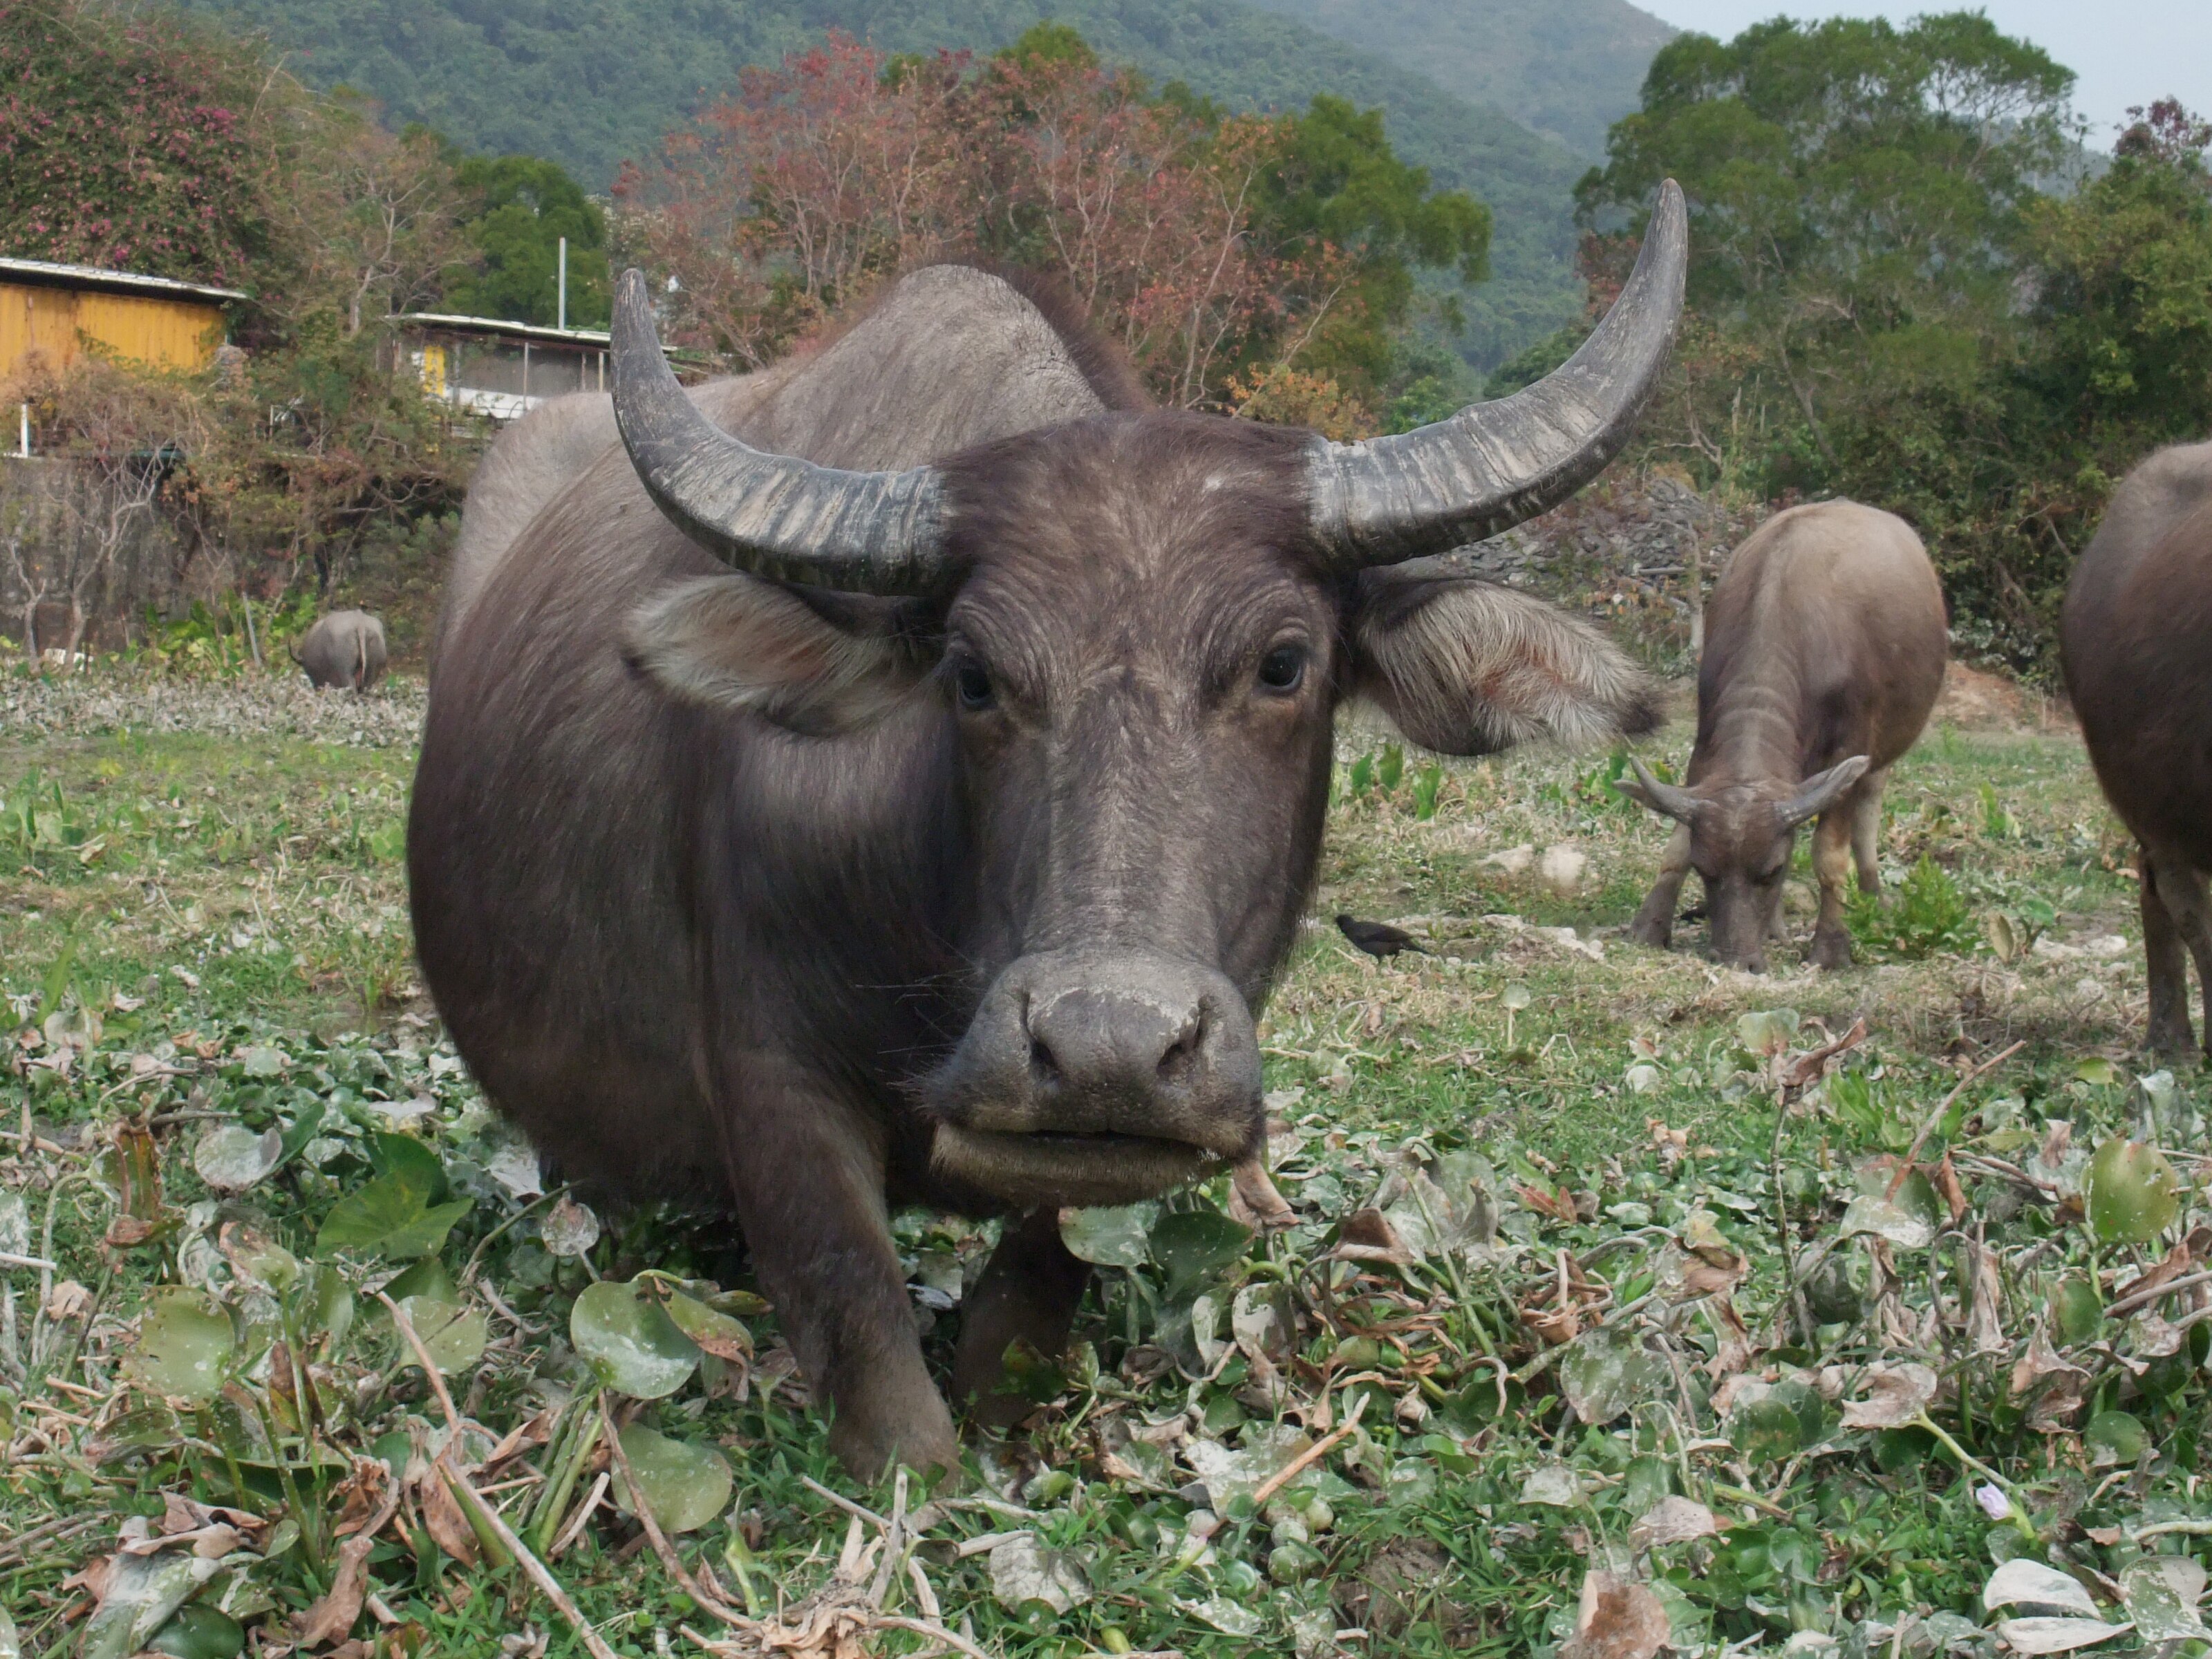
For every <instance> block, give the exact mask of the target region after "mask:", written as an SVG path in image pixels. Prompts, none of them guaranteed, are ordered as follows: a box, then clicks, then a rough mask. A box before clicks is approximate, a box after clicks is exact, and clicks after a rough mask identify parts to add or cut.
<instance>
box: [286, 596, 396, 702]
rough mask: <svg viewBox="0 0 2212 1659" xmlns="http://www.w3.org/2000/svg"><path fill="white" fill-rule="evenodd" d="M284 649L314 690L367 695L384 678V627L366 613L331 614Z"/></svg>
mask: <svg viewBox="0 0 2212 1659" xmlns="http://www.w3.org/2000/svg"><path fill="white" fill-rule="evenodd" d="M285 649H286V650H288V651H289V652H290V653H292V660H293V661H294V662H295V663H297V664H299V665H300V666H301V667H302V668H304V669H306V670H307V678H308V679H309V680H310V681H311V682H312V683H313V684H315V685H317V686H329V685H343V686H348V687H350V688H351V689H352V690H356V691H366V690H368V689H369V687H371V686H372V685H374V684H376V683H377V681H379V680H380V679H382V678H384V661H385V655H384V624H383V623H380V622H379V621H378V620H377V619H376V618H375V617H372V616H370V615H369V614H368V612H367V611H331V613H330V614H329V615H328V616H326V617H323V618H321V619H320V620H319V621H318V622H317V623H315V625H314V626H313V628H311V629H308V630H307V636H306V638H304V639H302V640H301V641H300V643H299V644H298V645H297V646H293V645H290V644H287V645H286V647H285Z"/></svg>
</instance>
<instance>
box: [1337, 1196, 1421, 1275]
mask: <svg viewBox="0 0 2212 1659" xmlns="http://www.w3.org/2000/svg"><path fill="white" fill-rule="evenodd" d="M1336 1237H1337V1246H1336V1253H1337V1255H1340V1256H1341V1257H1343V1258H1344V1259H1345V1260H1346V1261H1384V1262H1389V1263H1390V1264H1391V1265H1393V1266H1395V1267H1406V1266H1408V1265H1410V1264H1411V1263H1412V1261H1413V1251H1411V1250H1409V1249H1407V1248H1406V1242H1405V1240H1403V1239H1402V1238H1401V1237H1398V1231H1397V1229H1396V1228H1395V1227H1393V1226H1392V1225H1390V1223H1389V1218H1387V1217H1385V1216H1384V1215H1383V1212H1382V1211H1380V1210H1375V1209H1367V1210H1354V1211H1353V1212H1352V1213H1351V1214H1350V1215H1348V1216H1346V1217H1345V1218H1344V1222H1343V1225H1341V1226H1340V1227H1339V1228H1338V1229H1337V1234H1336Z"/></svg>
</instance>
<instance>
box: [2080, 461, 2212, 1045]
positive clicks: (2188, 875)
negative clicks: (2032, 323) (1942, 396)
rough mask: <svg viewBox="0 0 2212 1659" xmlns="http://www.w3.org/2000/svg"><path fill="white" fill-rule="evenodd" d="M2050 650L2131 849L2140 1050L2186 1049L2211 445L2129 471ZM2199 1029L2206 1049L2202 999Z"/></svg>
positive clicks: (2211, 711) (2203, 784)
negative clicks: (2146, 1011)
mask: <svg viewBox="0 0 2212 1659" xmlns="http://www.w3.org/2000/svg"><path fill="white" fill-rule="evenodd" d="M2058 645H2059V653H2060V655H2061V657H2062V659H2063V661H2064V664H2065V670H2066V690H2067V693H2068V695H2069V696H2071V697H2072V699H2073V702H2074V712H2075V714H2076V715H2077V716H2078V717H2079V718H2080V720H2081V736H2082V738H2084V739H2085V740H2086V741H2087V744H2088V745H2089V759H2090V762H2091V763H2093V765H2094V766H2095V767H2096V769H2097V781H2098V782H2100V783H2101V784H2102V785H2104V787H2105V794H2106V799H2109V800H2110V801H2111V802H2112V810H2113V811H2116V812H2118V814H2119V815H2120V821H2121V822H2122V823H2125V824H2126V825H2127V826H2128V829H2129V831H2130V833H2131V834H2132V835H2133V836H2135V838H2136V847H2137V849H2138V854H2139V866H2140V871H2141V874H2142V928H2143V951H2144V954H2145V955H2146V956H2147V957H2148V958H2149V964H2148V965H2149V979H2150V1027H2149V1031H2148V1042H2149V1045H2150V1047H2151V1048H2154V1049H2155V1050H2158V1051H2160V1052H2162V1053H2167V1054H2182V1053H2185V1052H2186V1051H2187V1050H2188V1049H2189V1048H2191V1046H2192V1045H2193V1042H2194V1039H2193V1037H2192V1036H2191V1031H2190V1024H2189V967H2188V963H2187V962H2186V961H2185V958H2184V957H2183V954H2182V953H2183V951H2184V949H2186V950H2187V951H2188V952H2189V954H2190V955H2191V956H2193V957H2196V959H2197V980H2198V981H2199V984H2200V986H2201V987H2203V991H2204V994H2205V995H2206V997H2207V998H2208V999H2212V906H2208V905H2207V903H2206V900H2205V890H2204V872H2206V871H2207V870H2212V443H2202V444H2188V445H2180V446H2177V447H2174V448H2172V449H2166V450H2160V452H2159V453H2157V454H2155V455H2154V456H2152V457H2151V458H2150V459H2148V460H2147V461H2145V462H2144V463H2143V464H2142V465H2141V466H2138V467H2137V468H2136V470H2135V471H2132V472H2130V473H2129V474H2128V476H2127V478H2126V480H2125V481H2124V483H2122V484H2121V485H2120V487H2119V489H2118V491H2116V492H2115V493H2114V495H2113V496H2112V508H2111V510H2110V511H2109V512H2107V513H2106V515H2105V521H2104V523H2103V524H2102V525H2100V526H2098V529H2097V533H2096V535H2095V536H2094V537H2093V538H2091V540H2090V543H2089V545H2088V547H2087V549H2086V550H2084V551H2083V553H2082V555H2081V562H2079V563H2078V564H2076V565H2075V568H2074V580H2073V581H2072V582H2071V583H2070V584H2069V586H2068V587H2067V590H2066V604H2065V606H2064V608H2063V610H2062V611H2060V613H2059V618H2058ZM2204 1024H2205V1040H2206V1044H2207V1047H2208V1048H2212V1001H2208V1006H2207V1010H2206V1013H2205V1019H2204Z"/></svg>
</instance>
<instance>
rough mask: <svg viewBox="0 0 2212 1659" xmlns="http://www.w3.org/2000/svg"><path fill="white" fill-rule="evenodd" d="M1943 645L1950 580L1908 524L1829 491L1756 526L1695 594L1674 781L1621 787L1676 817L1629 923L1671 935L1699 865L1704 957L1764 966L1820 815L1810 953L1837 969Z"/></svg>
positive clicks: (1845, 956) (1654, 935)
mask: <svg viewBox="0 0 2212 1659" xmlns="http://www.w3.org/2000/svg"><path fill="white" fill-rule="evenodd" d="M1945 641H1946V635H1945V629H1944V620H1943V590H1942V587H1941V586H1939V585H1938V584H1937V582H1936V571H1935V568H1934V567H1932V566H1931V565H1929V562H1928V555H1927V554H1926V553H1925V552H1924V551H1923V550H1922V549H1921V545H1920V538H1918V537H1917V536H1915V535H1914V534H1913V533H1912V531H1911V526H1908V525H1906V524H1905V521H1904V520H1902V519H1898V518H1894V517H1893V516H1892V515H1890V514H1889V513H1882V512H1879V511H1877V510H1876V509H1875V508H1874V507H1862V506H1860V505H1859V504H1858V503H1857V501H1823V502H1820V504H1818V505H1817V506H1813V507H1792V508H1790V510H1789V511H1788V512H1786V513H1777V514H1776V515H1775V516H1774V517H1773V518H1772V519H1771V520H1768V522H1767V523H1765V525H1762V526H1760V527H1759V530H1758V531H1757V532H1756V533H1754V534H1753V536H1752V537H1751V538H1749V539H1748V540H1747V541H1746V542H1745V543H1744V544H1743V545H1742V546H1741V548H1739V549H1737V550H1736V555H1735V558H1733V559H1731V560H1730V561H1729V567H1728V568H1727V569H1726V570H1725V571H1723V573H1722V574H1721V579H1720V580H1719V581H1718V582H1717V583H1716V584H1714V586H1713V592H1712V597H1711V599H1709V600H1708V601H1707V602H1706V605H1705V659H1704V660H1703V661H1702V662H1700V663H1699V665H1698V740H1697V745H1696V747H1695V748H1693V749H1692V750H1691V752H1690V769H1689V771H1688V772H1687V773H1686V775H1685V776H1684V781H1683V787H1676V786H1674V785H1673V784H1666V783H1662V782H1660V781H1658V780H1657V779H1656V778H1654V777H1653V776H1652V775H1651V774H1650V772H1648V771H1646V770H1645V769H1644V766H1643V764H1642V763H1640V762H1639V763H1637V765H1636V776H1635V779H1634V780H1633V781H1623V782H1622V784H1621V786H1620V787H1621V789H1622V790H1623V792H1624V793H1627V794H1629V795H1631V796H1632V797H1634V798H1635V799H1638V800H1639V801H1641V802H1643V803H1644V805H1646V806H1648V807H1650V809H1651V810H1652V811H1655V812H1658V813H1661V814H1662V815H1664V816H1665V817H1670V818H1674V819H1675V820H1677V821H1678V822H1679V823H1680V826H1681V827H1680V829H1676V830H1675V831H1674V839H1673V840H1671V841H1670V842H1668V843H1667V851H1666V853H1665V854H1664V855H1663V856H1662V859H1661V860H1660V865H1659V879H1658V881H1657V882H1656V883H1655V884H1653V886H1652V889H1651V894H1650V897H1648V898H1647V899H1645V900H1644V908H1642V909H1641V910H1638V912H1637V913H1636V921H1635V922H1634V924H1633V925H1632V927H1630V929H1629V936H1630V937H1631V938H1632V939H1636V940H1637V941H1638V943H1640V944H1644V945H1659V946H1661V947H1662V948H1663V947H1664V946H1665V945H1667V943H1668V940H1669V939H1671V938H1672V937H1673V935H1674V903H1675V900H1676V899H1677V897H1678V896H1680V893H1681V890H1682V879H1683V878H1684V877H1685V876H1686V874H1688V872H1690V871H1691V870H1692V869H1694V870H1696V871H1697V872H1698V875H1699V878H1701V879H1702V880H1703V882H1704V883H1705V910H1706V914H1707V915H1708V917H1709V918H1710V919H1711V929H1712V941H1713V952H1714V954H1715V955H1716V956H1717V957H1719V958H1720V959H1721V960H1722V961H1723V962H1724V963H1728V964H1729V965H1730V966H1731V967H1736V968H1747V969H1751V970H1752V971H1753V973H1764V972H1765V969H1766V941H1767V939H1768V937H1769V936H1770V935H1771V934H1772V933H1776V932H1777V931H1778V929H1779V927H1780V925H1781V920H1782V893H1783V878H1784V876H1785V875H1787V874H1788V872H1789V869H1790V852H1791V849H1792V848H1793V847H1794V846H1795V844H1796V839H1797V826H1798V825H1799V824H1801V823H1804V822H1805V821H1806V820H1807V819H1808V818H1810V817H1814V816H1816V815H1817V816H1818V817H1819V818H1820V827H1819V828H1818V829H1815V830H1814V835H1813V868H1814V872H1816V873H1817V874H1818V875H1819V877H1820V921H1818V922H1817V923H1816V924H1815V925H1814V929H1813V951H1812V961H1813V963H1814V965H1816V966H1818V967H1821V968H1842V967H1845V966H1848V965H1849V963H1850V959H1851V938H1850V933H1848V932H1846V931H1845V929H1844V878H1845V877H1846V876H1847V875H1848V874H1849V872H1850V865H1851V862H1852V860H1854V859H1855V858H1856V860H1857V863H1858V874H1859V886H1860V888H1861V890H1863V891H1865V892H1869V893H1871V892H1874V891H1876V890H1878V889H1879V888H1880V886H1881V870H1880V868H1879V866H1877V865H1876V863H1875V837H1876V836H1877V835H1878V834H1879V832H1880V830H1881V786H1882V780H1883V778H1884V777H1885V776H1886V775H1887V772H1888V769H1889V767H1890V763H1892V762H1893V761H1894V760H1896V758H1897V757H1899V755H1902V754H1903V753H1904V752H1905V750H1908V749H1910V748H1911V746H1912V741H1913V739H1914V738H1917V737H1918V736H1919V735H1920V728H1921V727H1922V726H1924V725H1926V724H1927V722H1928V711H1929V709H1931V708H1934V707H1935V706H1936V693H1937V692H1938V691H1940V690H1942V687H1943V664H1944V659H1945V657H1946V655H1947V654H1948V647H1947V646H1946V642H1945Z"/></svg>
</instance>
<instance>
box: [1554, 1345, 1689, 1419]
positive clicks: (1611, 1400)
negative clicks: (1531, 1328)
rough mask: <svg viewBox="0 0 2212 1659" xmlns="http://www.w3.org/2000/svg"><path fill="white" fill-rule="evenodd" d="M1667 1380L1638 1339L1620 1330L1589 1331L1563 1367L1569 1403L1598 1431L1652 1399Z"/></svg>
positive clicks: (1561, 1374)
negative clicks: (1598, 1428)
mask: <svg viewBox="0 0 2212 1659" xmlns="http://www.w3.org/2000/svg"><path fill="white" fill-rule="evenodd" d="M1664 1374H1665V1367H1664V1366H1663V1364H1662V1363H1661V1362H1660V1361H1659V1360H1657V1359H1656V1358H1653V1357H1652V1356H1651V1355H1650V1354H1648V1353H1646V1352H1644V1345H1643V1344H1642V1343H1641V1342H1639V1341H1638V1340H1637V1339H1636V1338H1635V1336H1633V1335H1632V1334H1630V1333H1629V1332H1627V1331H1626V1330H1623V1329H1620V1328H1618V1327H1615V1326H1605V1327H1601V1328H1599V1329H1597V1330H1595V1331H1585V1332H1584V1333H1583V1334H1582V1335H1580V1336H1578V1337H1577V1338H1576V1339H1575V1340H1574V1342H1573V1344H1572V1345H1571V1346H1569V1348H1568V1349H1567V1352H1566V1357H1565V1358H1564V1359H1562V1360H1560V1362H1559V1385H1560V1387H1561V1389H1563V1390H1564V1391H1565V1395H1566V1396H1567V1403H1568V1404H1569V1405H1571V1406H1572V1407H1574V1409H1575V1415H1576V1416H1577V1417H1579V1418H1580V1419H1582V1420H1583V1422H1584V1423H1587V1424H1589V1425H1591V1426H1592V1427H1594V1428H1595V1427H1598V1426H1601V1425H1604V1424H1607V1423H1610V1422H1612V1421H1613V1419H1615V1418H1616V1417H1619V1416H1620V1414H1621V1413H1623V1412H1625V1411H1626V1410H1627V1409H1628V1408H1629V1407H1631V1406H1632V1405H1634V1404H1635V1403H1636V1402H1637V1401H1639V1400H1643V1399H1646V1398H1648V1397H1649V1396H1650V1394H1651V1392H1652V1390H1653V1389H1655V1388H1656V1386H1657V1385H1658V1383H1660V1382H1661V1381H1662V1378H1663V1376H1664Z"/></svg>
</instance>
